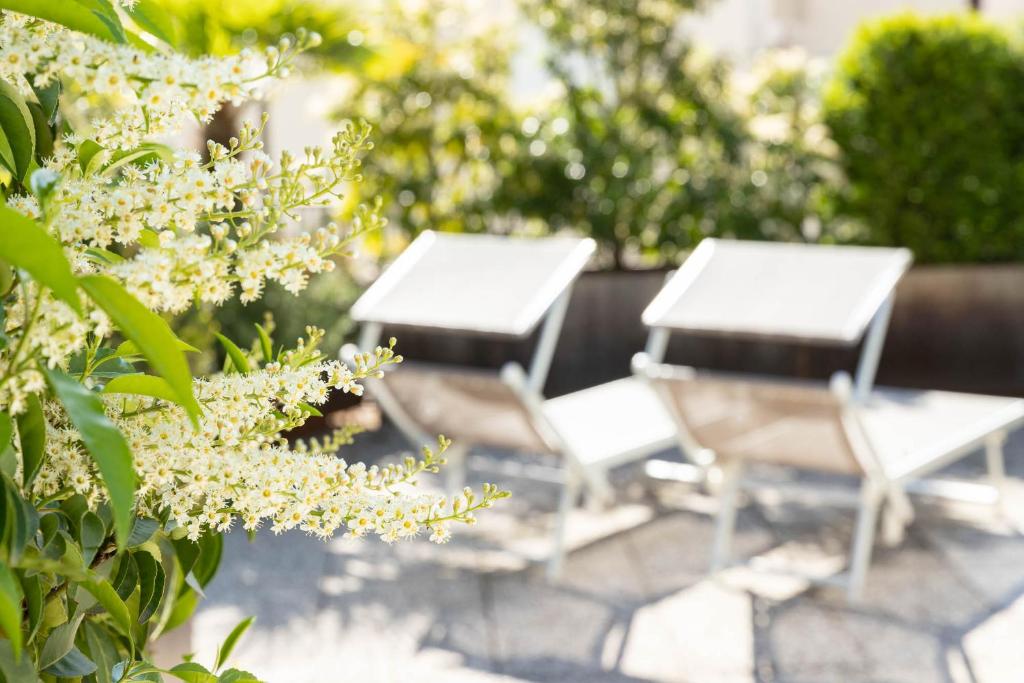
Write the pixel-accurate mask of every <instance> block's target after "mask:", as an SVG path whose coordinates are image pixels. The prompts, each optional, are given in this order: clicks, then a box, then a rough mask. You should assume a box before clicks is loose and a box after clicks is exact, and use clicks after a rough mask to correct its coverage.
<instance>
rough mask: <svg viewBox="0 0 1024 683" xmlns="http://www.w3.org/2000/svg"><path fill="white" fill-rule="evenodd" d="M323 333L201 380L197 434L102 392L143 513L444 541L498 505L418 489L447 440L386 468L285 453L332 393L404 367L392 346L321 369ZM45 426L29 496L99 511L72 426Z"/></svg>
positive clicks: (196, 531) (171, 408)
mask: <svg viewBox="0 0 1024 683" xmlns="http://www.w3.org/2000/svg"><path fill="white" fill-rule="evenodd" d="M321 335H322V331H319V330H311V339H310V342H309V343H303V344H300V346H299V347H298V348H297V349H296V350H294V351H293V352H290V353H287V354H283V355H282V357H281V359H280V361H274V362H270V363H267V364H266V365H265V367H263V368H262V369H260V370H256V371H253V372H250V373H246V374H238V373H234V374H226V375H218V376H215V377H212V378H209V379H197V380H196V381H195V387H194V388H195V394H196V398H197V399H198V400H199V402H200V404H201V405H202V406H203V417H202V419H201V421H200V425H199V428H198V429H197V430H190V429H182V424H183V423H184V422H186V417H185V415H184V412H183V411H182V409H181V408H180V407H178V406H176V405H173V404H170V403H166V402H164V401H161V400H159V399H148V398H140V397H137V396H133V395H120V394H112V395H105V398H106V403H107V411H108V414H109V415H110V417H111V418H112V419H114V420H115V421H116V422H117V424H118V426H119V427H120V429H121V431H122V432H123V433H124V434H125V437H126V438H127V440H128V443H129V445H130V446H131V449H132V453H133V454H134V458H135V469H136V472H137V473H138V475H139V479H140V485H139V489H138V494H137V496H138V500H139V512H140V513H141V514H150V515H153V516H157V515H158V514H159V513H160V512H161V511H163V510H169V511H170V515H171V518H172V519H174V520H175V522H176V523H177V524H178V525H179V526H181V527H183V528H185V530H186V531H187V533H188V535H189V537H190V538H193V539H195V538H198V537H199V535H200V534H202V533H203V531H204V530H206V529H207V528H215V529H218V530H221V531H223V530H226V529H228V528H230V527H231V525H232V524H233V522H234V520H235V519H240V520H241V521H242V524H243V526H244V527H245V528H246V529H248V530H254V529H256V528H258V527H259V526H260V525H261V523H263V522H264V520H267V521H269V522H270V524H271V528H272V530H274V531H275V532H280V531H285V530H288V529H292V528H296V527H297V528H300V529H302V530H305V531H307V532H309V533H311V534H315V535H317V536H321V537H325V538H326V537H328V536H330V535H332V534H334V533H336V532H338V531H339V530H342V531H344V532H345V533H346V534H347V535H349V536H352V537H359V536H364V535H366V534H368V533H371V532H372V533H375V534H376V535H378V536H380V537H381V538H382V539H384V540H386V541H389V542H390V541H395V540H398V539H400V538H406V537H410V536H415V535H417V534H418V533H420V532H422V531H423V530H428V531H429V532H430V537H431V539H432V540H434V541H436V542H443V541H445V540H447V539H448V536H449V529H448V526H449V524H450V523H451V522H453V521H455V522H463V523H472V521H473V519H474V517H473V513H474V511H475V510H478V509H480V508H484V507H489V506H490V505H491V504H492V503H493V501H494V500H496V499H498V498H500V497H502V496H503V494H502V493H501V492H499V491H497V489H494V488H492V487H489V486H488V487H485V490H484V495H483V497H482V498H480V499H479V500H478V499H477V498H476V497H475V495H474V494H473V492H472V491H469V490H467V491H465V492H463V494H462V495H460V496H456V497H455V498H454V499H452V501H451V503H449V501H448V499H447V498H446V497H445V496H442V495H440V494H431V493H423V492H419V491H417V490H416V489H415V488H414V487H413V483H414V478H415V476H416V475H417V474H419V473H420V472H423V471H425V470H427V471H436V469H437V466H438V465H440V464H441V463H443V460H442V459H441V455H442V454H443V452H444V450H445V448H447V445H448V442H447V441H446V440H445V439H443V437H442V438H441V439H440V443H439V448H438V450H437V452H435V451H433V450H431V449H424V457H423V458H422V459H421V460H416V459H413V458H409V459H407V460H406V462H405V463H403V464H401V465H390V466H387V467H384V468H378V467H369V468H368V467H366V466H365V465H363V464H362V463H356V464H352V465H350V464H348V463H346V462H345V461H344V460H342V459H340V458H338V457H337V456H336V455H334V453H333V452H332V450H331V446H337V445H341V444H343V443H347V441H348V435H347V433H343V434H342V436H341V438H339V439H335V440H332V439H328V440H327V442H326V443H325V444H324V445H323V446H322V447H321V448H319V449H316V448H314V449H310V448H309V447H307V446H300V447H297V448H289V447H288V445H287V443H286V442H284V441H283V440H282V439H281V438H280V437H279V436H278V435H279V434H280V432H281V431H282V430H284V429H289V428H292V427H295V426H298V425H300V424H302V423H303V422H304V421H305V420H306V418H307V417H308V415H309V414H310V413H311V408H310V406H315V405H320V404H323V403H324V402H325V401H326V400H327V396H328V393H329V391H330V390H331V389H340V390H342V391H345V392H353V393H360V392H361V385H360V384H359V380H361V379H363V378H365V377H370V376H377V375H379V374H380V373H381V372H382V371H383V368H384V367H385V366H387V365H390V364H392V363H398V362H401V356H397V355H395V353H394V350H393V348H392V347H391V346H388V347H381V348H378V349H376V352H375V353H373V354H366V355H363V356H360V358H359V359H358V360H357V361H356V365H355V368H353V369H350V368H348V367H347V366H345V365H344V364H342V363H339V362H337V361H332V362H325V361H324V360H323V359H322V357H321V356H320V354H319V353H318V352H317V351H316V350H315V346H316V343H317V342H318V341H319V338H320V336H321ZM47 417H48V423H49V424H48V430H47V431H48V435H49V438H48V442H47V458H46V461H45V464H44V466H43V468H42V470H41V471H40V473H39V475H38V477H37V478H36V481H35V483H34V490H33V493H34V494H35V495H36V496H38V497H47V496H52V495H55V494H56V493H57V492H59V491H61V490H62V489H71V490H74V491H75V492H76V493H80V494H83V495H85V496H86V497H87V498H88V499H89V500H90V501H91V502H93V503H94V504H95V503H96V502H99V501H101V500H103V499H104V498H105V495H106V494H105V489H104V488H103V486H102V484H101V483H100V480H99V478H98V477H97V476H96V473H95V471H94V465H93V464H92V461H91V459H90V458H89V457H88V456H87V455H86V454H85V452H84V450H83V449H82V447H81V445H80V439H79V436H78V434H77V432H76V431H75V429H74V428H73V427H72V426H70V424H69V423H68V422H67V420H66V418H64V417H63V414H62V412H61V410H60V408H59V406H58V405H57V404H51V405H49V406H48V409H47ZM332 441H333V443H332Z"/></svg>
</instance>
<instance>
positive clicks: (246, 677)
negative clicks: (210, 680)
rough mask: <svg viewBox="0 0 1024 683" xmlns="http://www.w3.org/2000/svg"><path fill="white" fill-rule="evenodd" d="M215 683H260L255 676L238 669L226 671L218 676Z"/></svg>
mask: <svg viewBox="0 0 1024 683" xmlns="http://www.w3.org/2000/svg"><path fill="white" fill-rule="evenodd" d="M217 683H260V679H258V678H256V675H255V674H251V673H249V672H248V671H242V670H240V669H228V670H227V671H225V672H224V673H222V674H221V675H220V678H218V679H217Z"/></svg>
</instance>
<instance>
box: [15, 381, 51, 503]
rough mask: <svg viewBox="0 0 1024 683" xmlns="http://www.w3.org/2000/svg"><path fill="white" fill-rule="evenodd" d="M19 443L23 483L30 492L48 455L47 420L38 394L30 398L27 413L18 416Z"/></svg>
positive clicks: (26, 405) (26, 408)
mask: <svg viewBox="0 0 1024 683" xmlns="http://www.w3.org/2000/svg"><path fill="white" fill-rule="evenodd" d="M18 443H19V444H20V445H21V462H22V470H21V481H22V483H23V484H24V486H25V489H26V490H30V489H31V488H32V482H33V481H35V479H36V475H37V474H39V469H40V468H41V467H42V466H43V456H44V455H45V454H46V420H45V418H44V417H43V405H42V403H41V402H40V401H39V396H37V395H36V394H32V395H31V396H29V397H28V401H26V404H25V412H23V413H22V414H21V415H19V416H18Z"/></svg>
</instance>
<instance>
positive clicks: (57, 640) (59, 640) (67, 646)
mask: <svg viewBox="0 0 1024 683" xmlns="http://www.w3.org/2000/svg"><path fill="white" fill-rule="evenodd" d="M84 618H85V614H79V615H78V616H76V617H75V618H74V619H71V620H70V621H68V622H66V623H63V624H61V625H60V626H58V627H57V628H55V629H53V630H52V631H50V636H49V637H48V638H47V639H46V643H44V644H43V650H42V652H40V653H39V668H40V669H48V668H49V667H51V666H53V665H54V664H56V663H57V662H59V661H60V660H61V659H63V658H64V656H65V655H66V654H67V653H69V652H71V648H73V647H74V646H75V636H76V635H77V634H78V627H79V626H80V625H81V624H82V619H84Z"/></svg>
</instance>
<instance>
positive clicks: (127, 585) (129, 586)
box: [111, 553, 139, 600]
mask: <svg viewBox="0 0 1024 683" xmlns="http://www.w3.org/2000/svg"><path fill="white" fill-rule="evenodd" d="M111 585H112V586H113V587H114V590H115V591H116V592H117V594H118V595H119V596H120V597H121V599H122V600H127V599H128V598H129V597H130V596H131V594H132V593H133V592H134V591H135V587H136V586H137V585H139V567H138V565H136V564H135V558H134V557H132V556H131V555H130V554H128V553H125V554H123V555H121V559H120V560H119V564H118V566H117V574H115V575H114V579H113V581H112V582H111Z"/></svg>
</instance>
